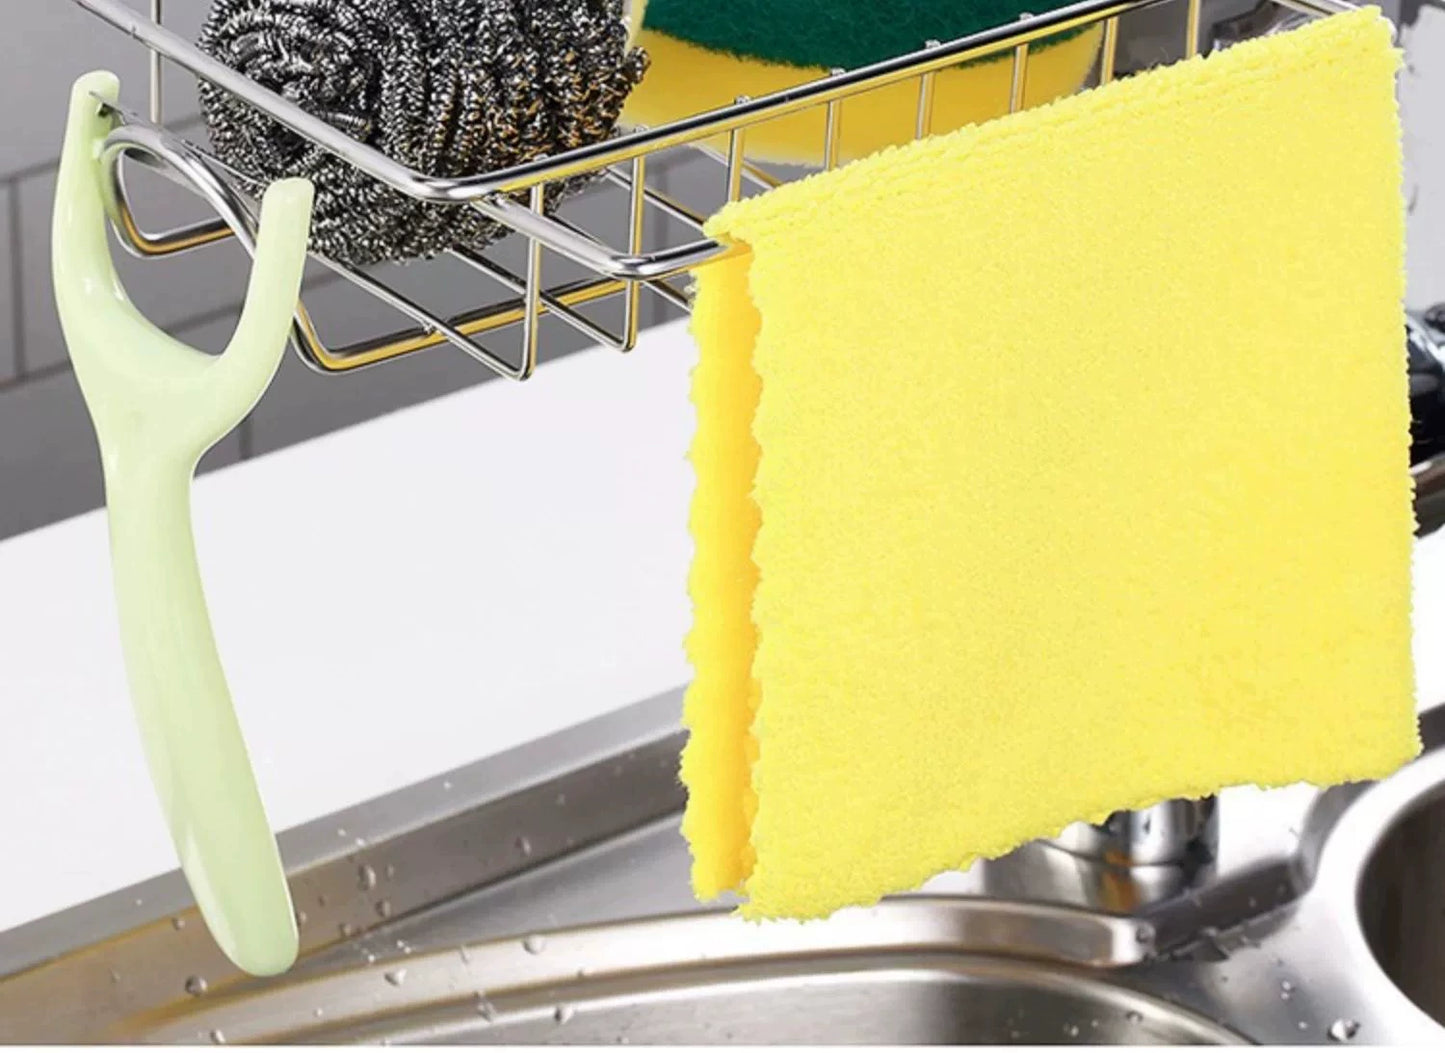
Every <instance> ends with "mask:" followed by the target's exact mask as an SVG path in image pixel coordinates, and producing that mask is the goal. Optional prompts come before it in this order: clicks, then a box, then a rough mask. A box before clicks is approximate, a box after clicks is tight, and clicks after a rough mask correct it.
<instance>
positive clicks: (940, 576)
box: [683, 10, 1418, 917]
mask: <svg viewBox="0 0 1445 1053" xmlns="http://www.w3.org/2000/svg"><path fill="white" fill-rule="evenodd" d="M1397 65H1398V57H1397V54H1396V52H1395V51H1394V50H1393V49H1392V47H1391V43H1390V32H1389V27H1388V24H1387V23H1386V22H1385V21H1384V20H1383V19H1382V18H1380V17H1379V15H1378V14H1377V13H1375V12H1373V11H1369V10H1367V11H1365V12H1362V13H1356V14H1348V15H1341V16H1336V17H1333V18H1330V19H1327V20H1324V21H1321V22H1318V23H1316V24H1312V25H1310V26H1307V27H1305V28H1302V29H1299V30H1297V31H1294V32H1292V33H1288V34H1283V35H1280V36H1276V37H1272V38H1268V39H1264V40H1261V41H1256V42H1252V43H1247V44H1242V45H1239V46H1237V47H1234V48H1232V49H1230V50H1228V51H1226V52H1223V53H1221V54H1218V55H1215V56H1213V57H1211V58H1209V59H1207V60H1205V59H1201V60H1194V61H1190V62H1186V63H1181V64H1178V65H1175V66H1173V67H1170V68H1168V69H1164V70H1160V71H1157V72H1154V73H1150V74H1147V75H1141V76H1137V77H1134V78H1131V79H1129V80H1125V81H1121V82H1118V83H1115V84H1112V85H1110V86H1107V87H1105V88H1102V89H1100V90H1097V91H1093V92H1090V93H1087V94H1084V95H1079V96H1075V97H1073V98H1070V99H1067V100H1064V101H1061V102H1058V103H1055V104H1053V105H1050V106H1047V107H1044V108H1041V109H1036V110H1031V111H1027V112H1024V113H1021V114H1018V115H1015V116H1013V117H1010V118H1006V119H1002V120H999V121H996V122H994V123H991V124H986V125H982V126H978V127H972V128H967V129H964V130H962V131H960V132H957V133H955V134H952V135H949V136H943V137H938V138H935V139H932V140H928V141H924V142H920V143H917V144H913V145H910V146H907V147H904V148H901V149H893V150H889V151H885V152H884V153H882V154H879V155H876V156H874V157H871V158H869V159H867V160H864V161H861V162H859V163H857V164H854V165H850V166H848V167H846V168H843V169H839V170H837V171H835V172H832V173H829V174H826V175H820V176H815V177H813V178H811V179H808V180H806V181H803V182H801V183H795V184H791V185H788V186H785V187H783V188H781V189H780V190H777V191H775V192H772V193H770V194H767V195H764V196H762V197H758V198H753V199H750V200H747V201H744V202H741V203H738V204H736V205H733V206H730V207H728V208H727V209H725V210H724V211H723V212H722V213H720V214H719V215H718V216H716V217H715V218H714V219H713V220H712V222H711V225H710V231H711V233H712V234H713V235H715V236H722V237H726V238H730V239H734V240H736V241H740V242H743V243H746V245H747V246H748V247H749V248H750V250H751V251H750V253H748V254H745V255H741V256H739V257H736V258H734V259H731V260H728V261H726V262H723V263H719V264H716V265H714V266H712V267H709V268H706V269H704V270H703V271H702V272H701V275H700V281H699V289H698V298H697V313H696V315H695V321H694V330H695V334H696V337H697V340H698V343H699V345H700V356H701V357H700V361H699V364H698V367H697V372H696V375H695V378H694V398H695V401H696V405H697V411H698V429H697V437H696V440H695V443H694V446H693V451H692V458H693V462H694V465H695V468H696V471H697V491H696V498H695V501H694V504H693V508H692V529H693V533H694V537H695V541H696V557H695V563H694V566H693V571H692V578H691V589H692V594H693V598H694V601H695V606H696V622H695V626H694V628H693V631H692V633H691V635H690V637H689V641H688V647H689V653H690V656H691V659H692V662H693V664H694V666H695V668H696V680H695V682H694V683H693V685H692V687H691V689H690V691H689V693H688V696H687V701H686V722H687V724H688V726H689V728H690V730H691V736H690V741H689V743H688V746H687V749H686V753H685V755H684V758H683V778H684V780H685V782H686V783H687V786H688V789H689V793H690V798H689V802H688V808H687V815H686V818H685V822H684V829H685V831H686V834H687V837H688V839H689V840H690V842H691V845H692V850H693V854H694V881H695V884H696V889H697V892H698V893H699V894H700V895H702V896H705V897H707V896H712V895H714V894H716V893H717V892H719V891H721V890H724V889H739V890H741V891H743V892H745V893H746V894H747V896H748V897H749V901H748V904H747V906H745V907H744V912H745V913H747V914H749V915H750V916H755V917H774V916H793V917H809V916H818V915H824V914H827V913H829V912H831V911H833V910H835V909H837V908H839V907H842V906H845V905H848V904H862V903H868V902H871V901H873V900H875V899H877V898H878V897H879V896H881V895H883V894H886V893H889V892H894V891H900V890H905V889H909V888H913V887H915V886H917V885H918V884H919V883H921V882H922V881H924V880H925V879H927V878H928V877H929V876H931V875H933V874H934V873H936V872H939V871H942V870H947V869H950V868H953V867H958V866H962V865H964V864H967V863H968V862H969V861H970V860H972V859H974V858H976V857H980V856H994V855H998V854H1000V853H1003V852H1006V851H1008V850H1009V849H1011V848H1013V847H1014V846H1016V845H1018V844H1019V843H1021V842H1023V841H1026V840H1029V839H1032V838H1036V837H1040V836H1044V835H1049V834H1052V833H1054V832H1056V831H1058V830H1059V829H1060V828H1061V827H1062V826H1064V825H1065V824H1067V823H1069V822H1070V821H1073V820H1077V819H1081V818H1091V819H1098V818H1100V817H1102V816H1103V815H1104V814H1106V813H1107V812H1109V811H1111V810H1113V809H1117V808H1124V807H1138V806H1142V805H1145V804H1148V803H1150V802H1153V801H1156V800H1158V799H1161V798H1165V797H1173V796H1197V795H1202V794H1206V793H1210V792H1213V791H1215V790H1217V789H1218V788H1219V787H1221V786H1225V785H1230V784H1238V783H1260V784H1269V785H1273V784H1283V783H1290V782H1294V781H1297V780H1309V781H1312V782H1316V783H1334V782H1338V781H1342V780H1353V779H1363V778H1368V777H1376V776H1381V775H1384V774H1385V773H1387V772H1389V771H1391V770H1392V769H1394V768H1395V767H1397V766H1398V765H1400V764H1402V763H1403V762H1405V761H1406V760H1407V759H1408V758H1410V757H1411V756H1413V755H1414V753H1415V752H1416V750H1417V749H1418V739H1417V734H1416V728H1415V720H1414V707H1413V700H1412V691H1413V687H1412V670H1411V661H1410V609H1409V603H1410V554H1411V534H1412V517H1411V507H1410V496H1411V495H1410V478H1409V473H1408V467H1407V462H1408V453H1407V450H1408V444H1409V417H1408V396H1407V390H1406V377H1405V364H1404V359H1403V357H1402V353H1401V335H1400V334H1401V325H1402V315H1401V296H1402V293H1403V263H1402V260H1403V251H1402V242H1403V225H1404V216H1403V207H1402V202H1401V195H1400V185H1401V158H1400V130H1399V126H1398V119H1397V113H1396V107H1395V96H1394V74H1395V71H1396V69H1397ZM1301 361H1307V362H1309V363H1311V370H1310V372H1309V374H1308V376H1307V377H1302V375H1301V373H1300V369H1299V363H1300V362H1301ZM1302 380H1304V381H1306V382H1305V383H1302Z"/></svg>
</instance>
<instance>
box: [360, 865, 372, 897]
mask: <svg viewBox="0 0 1445 1053" xmlns="http://www.w3.org/2000/svg"><path fill="white" fill-rule="evenodd" d="M356 887H357V888H359V889H361V891H362V892H370V891H371V890H372V889H374V888H376V869H375V868H374V867H371V866H363V867H361V868H359V869H358V870H357V871H356Z"/></svg>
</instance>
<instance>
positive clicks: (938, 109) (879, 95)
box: [622, 26, 1103, 164]
mask: <svg viewBox="0 0 1445 1053" xmlns="http://www.w3.org/2000/svg"><path fill="white" fill-rule="evenodd" d="M1102 35H1103V34H1102V31H1101V30H1100V29H1099V28H1098V27H1097V26H1095V27H1093V28H1091V29H1087V30H1085V31H1084V32H1082V33H1078V34H1076V35H1074V36H1071V37H1069V38H1067V39H1065V40H1061V41H1059V42H1057V43H1054V42H1050V43H1049V45H1048V46H1047V47H1038V48H1035V49H1034V51H1033V53H1032V54H1031V55H1030V58H1029V66H1028V79H1027V80H1026V81H1025V82H1024V96H1023V103H1024V105H1025V106H1036V105H1039V104H1040V103H1045V102H1049V101H1051V100H1053V99H1057V98H1058V97H1059V96H1060V95H1067V94H1069V93H1070V92H1074V91H1077V90H1078V89H1079V87H1080V85H1082V84H1083V82H1084V79H1085V78H1086V77H1087V76H1088V75H1089V71H1090V70H1091V69H1092V68H1093V66H1094V57H1095V55H1096V53H1097V52H1098V50H1099V41H1100V39H1101V38H1102ZM637 42H638V44H639V45H641V46H642V47H643V48H644V49H646V51H647V54H648V57H649V58H650V59H651V65H650V66H649V68H648V71H647V76H645V77H644V78H643V79H642V83H641V84H639V85H638V86H637V87H636V88H634V89H633V91H632V94H631V95H629V96H628V98H627V105H626V106H625V107H624V108H623V111H622V120H623V122H624V123H627V124H634V125H635V124H642V125H648V126H652V127H656V126H658V125H662V124H666V123H668V122H670V121H675V120H678V119H680V118H683V117H690V116H692V115H693V114H697V113H705V112H707V111H709V110H715V109H718V108H720V107H723V106H728V105H731V104H732V103H733V102H734V101H735V100H736V98H737V97H738V96H739V95H747V96H749V97H751V98H754V99H760V98H762V97H763V96H764V95H771V94H772V93H773V92H776V91H782V90H783V89H785V88H793V87H797V86H798V85H799V84H807V83H810V82H812V81H815V80H818V79H819V78H821V77H826V76H827V75H828V70H826V69H821V68H809V67H804V66H789V65H785V64H783V63H778V62H765V61H763V60H761V59H756V58H750V57H746V56H741V55H735V54H732V53H730V52H725V51H713V50H710V49H708V48H704V47H701V46H699V45H697V44H693V43H690V42H688V41H684V40H677V39H675V38H673V37H670V36H668V35H667V34H665V33H659V32H657V31H656V30H652V29H644V30H642V32H641V34H640V35H639V37H638V41H637ZM1012 83H1013V61H1012V54H1011V53H1010V54H1007V55H1005V56H1004V57H1002V58H995V59H992V60H990V61H987V62H974V63H970V64H968V65H964V66H955V67H952V68H950V69H945V70H943V71H941V72H940V73H938V75H937V76H936V77H935V79H934V89H933V91H934V95H933V122H932V129H931V130H932V131H935V132H951V131H953V130H954V129H956V128H962V127H963V126H964V125H966V124H971V123H973V122H975V121H985V120H988V119H989V118H992V117H997V116H999V115H1000V114H1003V113H1008V108H1009V96H1010V94H1011V88H1012ZM917 113H918V81H917V79H916V78H915V79H910V80H903V81H899V82H898V83H896V84H890V85H889V86H887V87H885V88H874V89H872V90H870V91H868V92H865V93H863V94H860V95H855V96H852V97H851V98H849V99H847V100H845V101H844V102H842V103H840V104H839V106H838V114H839V117H838V157H839V159H840V160H843V161H851V160H854V159H855V158H859V157H866V156H867V155H868V154H871V153H874V152H876V151H878V150H881V149H883V148H884V147H885V146H896V145H901V144H903V143H906V142H908V141H909V140H911V139H912V138H913V134H914V130H915V128H916V126H917ZM826 127H827V115H826V112H825V110H824V108H823V107H821V106H814V107H811V108H809V109H806V110H802V111H800V112H798V113H794V114H790V115H789V116H787V117H779V118H777V119H776V120H772V121H768V122H766V123H764V124H760V125H756V126H754V127H752V128H750V129H748V133H747V137H746V139H745V140H744V146H745V148H746V152H747V154H748V156H750V157H755V158H758V159H760V160H766V161H781V162H785V163H792V164H817V163H819V162H820V161H821V160H822V158H823V139H824V133H825V131H826ZM712 145H713V146H714V147H715V148H716V149H719V150H726V149H727V136H720V137H719V138H717V139H716V140H715V141H713V143H712Z"/></svg>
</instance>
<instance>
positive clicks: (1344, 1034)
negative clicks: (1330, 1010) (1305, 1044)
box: [1325, 1018, 1360, 1042]
mask: <svg viewBox="0 0 1445 1053" xmlns="http://www.w3.org/2000/svg"><path fill="white" fill-rule="evenodd" d="M1359 1033H1360V1025H1359V1022H1358V1021H1355V1020H1345V1019H1343V1018H1341V1019H1339V1020H1336V1021H1335V1022H1334V1023H1333V1024H1331V1025H1330V1027H1329V1030H1328V1031H1326V1032H1325V1034H1326V1035H1328V1036H1329V1037H1330V1041H1331V1042H1350V1041H1352V1040H1353V1039H1354V1037H1355V1036H1356V1035H1358V1034H1359Z"/></svg>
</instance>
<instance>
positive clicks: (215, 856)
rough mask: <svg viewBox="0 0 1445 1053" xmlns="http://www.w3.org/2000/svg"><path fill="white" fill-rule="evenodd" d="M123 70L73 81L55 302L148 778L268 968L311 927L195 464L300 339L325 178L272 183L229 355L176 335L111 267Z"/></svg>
mask: <svg viewBox="0 0 1445 1053" xmlns="http://www.w3.org/2000/svg"><path fill="white" fill-rule="evenodd" d="M117 91H118V82H117V80H116V78H115V77H114V76H113V75H112V74H109V73H91V74H88V75H86V76H84V77H82V78H81V79H80V80H79V81H77V82H76V84H75V86H74V88H73V89H72V91H71V96H70V116H69V119H68V122H67V124H66V129H65V145H64V150H63V152H62V154H61V160H60V172H59V175H58V176H57V180H56V193H55V215H54V225H53V228H52V232H51V234H52V239H53V250H52V254H53V267H54V279H55V299H56V304H57V306H58V308H59V311H60V320H61V324H62V326H63V328H64V330H65V337H66V342H67V343H68V345H69V348H70V357H71V361H72V362H73V363H74V365H75V374H76V377H77V379H78V380H79V381H80V387H81V390H82V392H83V393H84V395H85V401H86V405H87V406H88V407H89V409H90V415H91V419H92V421H93V422H94V424H95V430H96V435H97V437H98V439H99V441H100V450H101V458H102V461H103V463H104V468H105V492H106V505H107V508H108V511H109V516H110V545H111V562H112V566H113V570H114V577H115V594H116V605H117V608H118V611H119V614H120V630H121V643H122V647H123V650H124V653H125V664H126V673H127V676H128V679H129V682H130V692H131V700H132V702H133V704H134V706H135V713H136V719H137V721H138V722H139V725H140V730H141V736H142V740H143V742H144V744H145V752H146V759H147V761H148V763H149V765H150V772H151V778H152V780H153V781H154V783H155V787H156V791H157V793H158V794H159V796H160V800H161V805H162V807H163V808H164V810H165V813H166V819H167V822H168V823H169V825H170V831H171V837H172V838H173V839H174V840H175V845H176V851H177V853H178V854H179V856H180V861H181V866H182V868H183V869H184V871H185V874H186V879H187V880H188V881H189V882H190V886H191V891H192V893H193V894H194V895H195V897H196V903H197V904H198V905H199V907H200V909H201V913H202V915H203V916H204V917H205V919H206V924H207V925H209V926H210V929H211V932H212V934H213V935H214V936H215V938H216V942H217V943H219V944H220V946H221V949H222V950H224V951H225V953H226V955H227V956H228V957H229V958H230V959H231V960H232V961H234V962H235V963H236V964H237V965H238V966H240V967H241V968H242V969H244V970H246V971H247V972H250V973H256V974H260V975H271V974H274V973H279V972H283V971H285V970H286V969H287V968H289V967H290V966H291V964H292V963H293V962H294V961H295V960H296V953H297V943H298V940H297V933H296V922H295V918H294V916H293V914H292V909H291V896H290V893H289V891H288V890H287V887H286V875H285V872H284V871H283V869H282V867H281V858H280V855H279V853H278V852H277V850H276V841H275V839H274V837H273V836H272V834H271V828H270V826H269V825H268V823H267V822H266V813H265V810H264V808H263V806H262V803H261V796H260V793H259V792H258V791H257V789H256V779H255V776H254V775H253V773H252V771H251V762H250V759H249V757H248V756H247V753H246V745H245V741H244V739H243V738H242V737H241V728H240V725H239V724H238V723H237V721H236V714H235V711H234V709H233V708H232V706H231V696H230V692H229V691H228V690H227V688H226V679H225V674H224V673H223V671H222V669H221V660H220V656H219V654H218V653H217V651H216V643H215V639H214V637H213V636H212V633H211V622H210V618H209V616H208V615H207V613H206V600H205V595H204V593H203V592H202V589H201V578H200V572H199V570H198V568H197V564H196V552H195V543H194V541H193V539H192V535H191V512H190V481H191V476H192V474H193V473H194V471H195V466H196V462H197V461H199V460H200V458H201V455H202V454H203V453H205V451H206V450H207V449H209V448H210V447H211V446H212V445H213V444H215V442H216V441H217V440H219V439H220V438H221V437H222V436H223V435H225V434H226V433H228V432H229V431H230V430H231V429H232V428H234V427H235V426H236V425H237V424H238V423H240V421H241V419H242V418H243V417H244V416H245V415H246V414H247V413H248V412H250V410H251V408H252V407H253V406H254V405H255V404H256V401H257V400H258V399H259V398H260V397H261V393H262V392H263V391H264V390H265V389H266V385H267V384H269V383H270V382H271V378H272V377H273V376H274V375H275V372H276V368H277V366H278V365H279V363H280V360H281V354H282V352H283V351H284V350H285V346H286V339H287V335H288V332H289V329H290V324H291V316H292V314H293V312H294V310H295V307H296V300H297V297H298V295H299V292H300V285H301V272H302V267H303V265H304V264H305V260H306V240H307V233H308V230H309V227H310V221H311V199H312V188H311V184H310V183H309V182H307V181H306V180H304V179H289V180H283V181H281V182H278V183H276V184H274V185H273V186H272V187H271V188H270V189H269V190H268V191H267V193H266V196H265V199H264V201H263V203H262V207H261V224H260V233H259V235H258V237H257V241H256V258H255V263H254V266H253V267H252V270H251V281H250V286H249V288H248V290H247V294H246V303H245V307H244V308H243V310H242V314H241V320H240V323H239V324H238V325H237V326H236V332H235V335H234V336H232V338H231V342H230V344H229V345H228V346H227V348H226V351H225V353H224V354H222V355H220V356H212V355H207V354H205V353H203V352H201V351H197V350H196V349H194V348H192V347H188V346H187V345H185V344H183V343H180V342H179V341H177V340H174V339H172V338H171V337H169V336H167V335H166V334H165V333H163V332H161V331H160V330H159V329H157V328H155V327H154V326H153V325H151V324H150V322H148V321H147V320H146V319H145V317H144V316H143V315H142V314H141V313H140V312H139V311H138V310H136V308H135V307H134V306H133V305H132V304H131V302H130V300H129V298H128V297H127V296H126V294H125V290H124V289H123V288H122V287H121V284H120V280H119V279H118V278H117V276H116V273H115V269H114V266H113V265H112V263H111V259H110V251H109V246H108V245H107V242H106V216H105V204H104V198H103V197H102V187H101V183H100V179H101V168H100V164H99V155H100V149H101V145H102V143H103V141H104V139H105V137H106V135H107V134H108V133H109V132H110V130H111V128H112V118H111V117H110V116H109V114H108V113H107V112H105V111H104V110H103V109H102V107H101V105H100V103H99V102H98V101H97V97H98V98H100V99H105V100H110V101H114V100H115V98H116V96H117Z"/></svg>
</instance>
